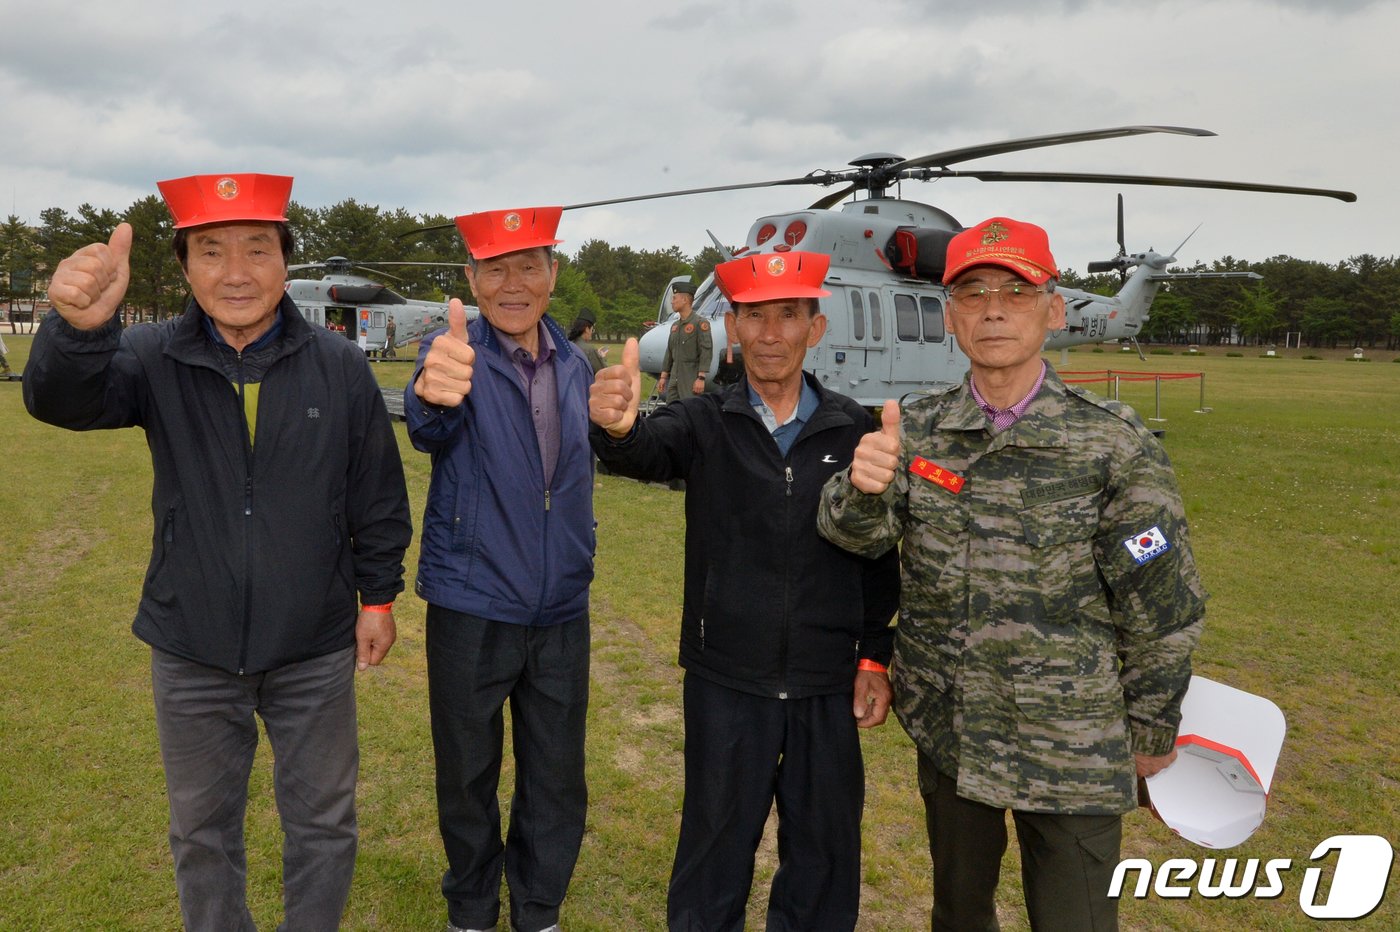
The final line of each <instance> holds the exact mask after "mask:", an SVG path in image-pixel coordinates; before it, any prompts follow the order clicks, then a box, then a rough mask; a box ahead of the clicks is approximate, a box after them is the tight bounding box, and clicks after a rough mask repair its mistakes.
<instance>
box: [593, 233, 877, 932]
mask: <svg viewBox="0 0 1400 932" xmlns="http://www.w3.org/2000/svg"><path fill="white" fill-rule="evenodd" d="M828 262H829V260H828V258H827V257H826V256H824V255H819V254H814V253H799V252H789V253H785V254H779V255H777V256H775V255H773V254H765V255H760V256H756V257H745V258H742V259H737V260H734V261H732V262H728V263H725V264H723V265H721V266H719V267H718V268H717V269H716V270H715V278H716V281H717V282H718V283H719V286H720V289H721V290H722V291H723V292H724V294H725V296H726V297H728V298H729V299H730V300H731V301H732V302H734V310H733V312H732V313H731V314H730V315H727V316H726V321H727V324H726V334H727V335H729V336H730V337H737V339H738V342H739V345H740V348H741V350H742V352H743V362H744V370H745V375H744V377H743V379H742V380H741V381H740V382H739V383H738V384H737V385H734V386H731V387H730V388H729V389H727V390H726V391H725V392H724V393H723V394H722V395H721V394H714V393H706V394H703V395H700V396H698V397H695V398H689V399H684V398H683V399H681V400H680V401H679V402H673V403H672V404H670V405H667V406H665V407H664V408H661V409H659V410H658V411H656V412H655V413H654V414H652V415H651V416H649V417H647V418H646V419H645V420H639V419H638V418H637V401H638V398H639V397H640V375H639V366H638V360H637V349H636V343H635V341H628V345H627V346H626V347H625V348H624V351H623V365H621V366H615V367H613V368H610V369H605V370H603V371H602V372H601V373H599V375H598V377H597V379H596V381H595V383H594V386H593V389H592V396H591V399H590V403H589V404H590V415H591V417H592V420H593V423H594V425H595V426H594V428H593V431H592V435H591V436H592V443H593V449H594V452H596V453H597V455H598V458H599V461H600V462H603V463H606V464H607V465H608V466H609V467H610V468H612V469H613V470H614V471H616V472H618V473H620V474H622V475H626V476H632V477H635V478H639V479H647V480H653V481H666V480H669V479H674V478H682V479H684V480H685V482H686V501H685V513H686V547H685V604H684V608H683V609H682V615H681V645H680V663H681V666H682V667H684V668H685V671H686V676H685V687H684V689H685V803H684V806H683V811H682V815H681V834H680V840H679V842H678V844H677V848H676V860H675V865H674V868H673V870H672V873H671V883H670V890H669V896H668V904H667V912H668V919H669V923H670V927H671V929H673V930H680V929H731V928H740V927H741V926H742V925H743V921H744V910H745V902H746V900H747V897H748V892H749V888H750V885H751V883H752V877H753V862H754V852H755V850H756V848H757V845H758V841H759V839H760V838H761V837H762V834H763V825H764V822H765V821H766V819H767V817H768V813H769V811H770V809H771V807H772V804H773V799H774V796H775V795H776V797H777V800H778V809H779V812H780V813H781V815H780V818H779V823H778V838H779V842H778V847H779V861H780V863H779V868H778V872H777V874H776V875H775V877H774V879H773V889H772V892H771V895H770V897H769V908H768V926H767V927H768V929H770V930H787V929H792V930H797V929H801V930H825V929H832V930H836V929H843V930H849V929H852V928H854V926H855V922H856V917H857V912H858V909H859V903H860V820H861V810H862V807H863V803H864V789H865V777H864V767H863V763H862V759H861V753H860V741H859V738H858V735H857V728H858V727H861V728H868V727H874V726H876V725H879V724H881V723H882V722H883V721H884V719H885V716H886V714H887V712H888V709H889V701H890V686H889V678H888V675H887V673H886V669H885V668H886V665H887V664H888V663H889V659H890V653H891V647H892V639H893V632H892V630H891V629H890V627H889V624H890V619H891V616H892V615H893V614H894V612H895V609H896V607H897V605H898V600H899V567H898V563H897V561H896V560H895V559H894V558H893V555H887V556H885V557H881V558H879V559H877V560H866V559H854V560H852V559H849V557H850V556H852V555H851V554H848V553H843V552H842V551H841V550H840V548H837V547H834V546H832V545H830V544H829V543H828V542H827V541H825V540H823V539H822V538H820V537H819V536H818V535H817V528H816V514H817V502H818V500H819V498H820V494H821V488H822V485H823V484H824V483H825V482H826V480H827V478H828V477H830V476H831V475H832V474H834V473H836V472H839V471H840V470H843V469H845V468H846V467H847V466H848V465H849V464H850V460H851V454H852V451H853V450H854V449H855V446H856V444H857V443H859V442H860V438H861V437H862V436H864V434H865V433H867V432H868V431H870V430H871V429H872V425H873V421H872V418H871V417H870V415H869V414H868V413H867V412H866V411H865V410H864V409H862V408H861V407H860V406H859V405H857V404H856V403H855V402H854V401H852V400H850V399H849V398H845V397H843V396H841V395H837V394H835V393H832V392H829V391H827V390H826V389H825V388H823V387H822V386H821V385H820V384H819V383H817V381H816V380H815V379H813V378H812V377H810V376H807V375H805V374H804V373H803V372H802V362H803V360H804V358H805V354H806V351H807V349H808V348H809V347H811V346H814V345H816V343H817V342H818V341H819V340H820V339H821V336H822V334H823V332H824V330H825V325H826V319H825V317H823V316H822V315H821V314H820V313H819V312H818V306H817V301H816V299H817V298H818V297H820V296H824V295H826V294H828V292H826V291H825V290H823V289H822V288H821V287H820V286H821V284H822V279H823V277H824V276H825V273H826V269H827V266H828Z"/></svg>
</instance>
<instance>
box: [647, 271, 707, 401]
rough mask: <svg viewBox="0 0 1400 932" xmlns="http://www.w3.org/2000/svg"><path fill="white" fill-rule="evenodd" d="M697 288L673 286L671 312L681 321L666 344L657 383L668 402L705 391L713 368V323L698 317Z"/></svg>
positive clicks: (673, 325) (664, 399)
mask: <svg viewBox="0 0 1400 932" xmlns="http://www.w3.org/2000/svg"><path fill="white" fill-rule="evenodd" d="M694 301H695V286H694V285H692V284H691V283H690V282H676V283H675V284H674V285H672V286H671V310H673V311H675V312H676V313H678V314H680V315H681V319H680V320H679V321H677V322H676V323H674V324H672V325H671V336H670V338H669V339H668V340H667V342H666V356H665V358H664V359H662V360H661V375H660V376H659V377H658V378H657V380H656V393H657V394H658V395H660V396H661V399H662V400H663V401H666V402H672V401H679V400H680V399H681V398H689V397H690V396H692V395H698V394H700V393H701V392H703V391H704V390H705V373H706V372H707V371H708V370H709V368H710V358H711V355H712V352H711V351H712V349H713V345H714V344H713V342H712V341H711V338H710V322H709V321H708V320H701V319H700V317H699V316H698V315H696V313H695V311H694V308H693V302H694Z"/></svg>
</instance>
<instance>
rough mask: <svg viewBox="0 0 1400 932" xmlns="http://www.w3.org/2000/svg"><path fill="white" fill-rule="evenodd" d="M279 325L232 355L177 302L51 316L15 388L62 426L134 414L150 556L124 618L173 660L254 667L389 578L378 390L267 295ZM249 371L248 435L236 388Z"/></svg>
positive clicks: (351, 619)
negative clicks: (251, 419)
mask: <svg viewBox="0 0 1400 932" xmlns="http://www.w3.org/2000/svg"><path fill="white" fill-rule="evenodd" d="M279 313H280V314H281V324H282V332H281V334H280V336H278V337H277V338H275V339H273V340H272V341H271V342H270V344H269V345H268V346H266V347H264V348H261V349H251V348H250V349H249V350H248V351H245V352H244V353H242V354H239V353H235V352H234V350H233V349H231V348H230V347H228V346H227V345H222V344H216V343H215V342H214V341H213V340H212V339H211V338H210V336H209V334H208V333H207V332H206V328H205V319H206V318H205V315H204V312H203V310H202V309H200V307H199V306H198V305H197V304H196V303H195V302H193V301H191V302H190V305H189V307H188V309H187V310H186V312H185V313H184V314H183V315H181V316H180V317H178V318H175V319H172V320H169V321H165V322H163V323H160V324H143V325H138V326H135V327H132V328H130V329H128V330H125V331H123V329H122V327H121V323H120V320H119V319H118V318H116V317H114V318H113V319H112V320H111V321H109V322H108V323H107V324H106V325H104V326H103V327H100V328H98V329H96V330H91V331H80V330H76V329H75V328H73V327H71V326H70V325H69V324H68V323H66V322H65V321H64V320H63V319H62V318H60V317H59V316H58V315H57V314H56V313H52V312H51V313H50V314H49V316H48V317H47V318H46V319H45V321H44V323H43V326H42V327H40V329H39V332H38V334H37V335H36V336H35V339H34V345H33V350H32V353H31V355H30V358H29V363H28V365H27V366H26V368H25V373H24V401H25V405H26V407H28V409H29V412H30V413H31V414H33V415H34V416H35V417H36V418H38V419H39V420H41V421H46V422H48V423H50V424H56V425H58V426H60V427H67V428H70V429H72V430H93V429H101V428H116V427H141V428H144V429H145V431H146V441H147V444H148V445H149V446H150V449H151V460H152V464H153V471H154V482H153V488H152V493H151V511H152V514H153V516H154V518H155V528H154V535H153V538H152V546H151V561H150V566H149V568H148V570H147V572H146V581H145V586H144V588H143V592H142V597H141V604H140V607H139V608H138V610H137V614H136V620H135V622H134V624H133V625H132V630H133V631H134V632H135V633H136V635H137V637H139V638H141V639H142V640H143V641H146V642H147V643H149V644H151V645H152V646H154V647H157V648H159V649H161V650H163V651H167V652H169V653H171V654H174V655H176V656H179V657H183V658H185V659H187V660H193V661H196V662H198V663H203V664H206V665H209V666H213V667H218V668H220V669H223V670H227V671H229V672H232V673H248V674H252V673H260V672H263V671H266V670H270V669H275V668H277V667H280V666H283V665H285V664H288V663H292V662H295V661H298V660H305V659H308V658H311V657H318V656H321V655H323V654H327V653H330V652H332V651H335V650H340V649H342V648H344V647H348V646H350V645H351V644H353V643H354V630H355V620H356V616H357V613H358V605H357V602H356V594H357V591H358V594H359V596H360V598H361V599H362V600H363V602H364V603H365V604H370V605H373V604H382V603H384V602H389V601H392V599H393V598H394V596H395V595H396V594H397V593H398V592H400V591H402V589H403V554H404V550H405V549H406V548H407V546H408V542H409V539H410V536H411V527H410V522H409V512H408V492H407V489H406V487H405V485H404V476H403V465H402V463H401V461H400V459H399V449H398V444H397V441H396V440H395V437H394V432H393V428H392V427H391V426H390V423H389V418H388V414H387V412H386V411H385V408H384V404H383V401H382V399H381V397H380V394H379V388H378V386H377V384H376V383H375V380H374V375H373V373H372V372H371V371H370V367H369V364H368V363H367V362H366V360H365V357H364V354H363V353H362V352H361V351H360V350H359V349H358V348H357V347H356V346H355V345H354V344H353V343H352V342H350V341H349V340H347V339H345V338H344V337H343V336H340V335H338V334H333V333H331V332H330V331H327V330H322V329H319V328H313V327H312V326H311V325H309V324H308V323H307V322H306V321H305V320H303V319H302V317H301V315H300V314H299V313H298V312H297V309H296V306H295V305H294V304H293V303H292V302H291V299H289V298H287V297H286V296H283V298H282V302H281V305H280V308H279ZM253 382H259V383H260V387H259V398H258V407H257V419H256V433H255V437H256V443H253V444H250V442H249V435H248V429H247V424H246V418H245V416H244V404H243V399H242V398H241V397H240V395H241V394H242V392H243V390H244V388H245V385H246V384H248V383H253Z"/></svg>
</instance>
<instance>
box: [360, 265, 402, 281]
mask: <svg viewBox="0 0 1400 932" xmlns="http://www.w3.org/2000/svg"><path fill="white" fill-rule="evenodd" d="M351 268H353V269H355V270H356V271H357V272H364V273H365V274H366V275H383V276H384V277H385V278H392V279H393V280H394V281H396V282H401V281H405V279H403V278H400V277H399V276H397V275H393V274H390V273H389V272H385V271H383V270H381V269H372V268H370V267H369V266H366V265H356V266H351Z"/></svg>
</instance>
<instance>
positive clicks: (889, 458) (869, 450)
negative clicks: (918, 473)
mask: <svg viewBox="0 0 1400 932" xmlns="http://www.w3.org/2000/svg"><path fill="white" fill-rule="evenodd" d="M899 453H900V441H899V402H897V401H892V400H886V401H885V407H884V408H883V409H882V410H881V412H880V429H879V430H875V431H871V432H870V433H868V434H866V435H865V436H864V437H862V438H860V443H859V444H857V445H856V452H855V455H854V456H852V457H851V485H853V486H855V487H856V488H857V489H860V491H862V492H864V493H866V494H867V495H879V494H880V493H881V492H883V491H885V489H887V488H889V487H890V483H891V482H893V481H894V471H895V470H896V469H898V468H899Z"/></svg>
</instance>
